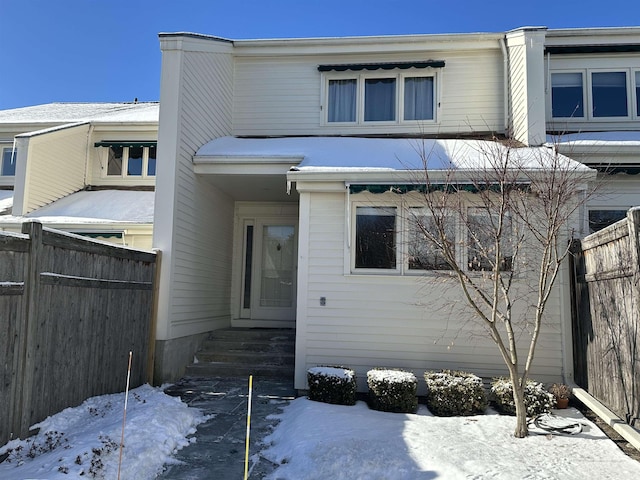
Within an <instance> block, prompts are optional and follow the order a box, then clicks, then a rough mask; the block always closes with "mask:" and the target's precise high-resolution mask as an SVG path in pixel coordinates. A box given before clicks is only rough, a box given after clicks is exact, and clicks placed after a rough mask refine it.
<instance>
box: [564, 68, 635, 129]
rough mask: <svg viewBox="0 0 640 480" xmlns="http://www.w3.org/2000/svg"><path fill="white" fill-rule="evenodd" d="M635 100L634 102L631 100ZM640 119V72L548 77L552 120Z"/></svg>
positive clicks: (585, 72)
mask: <svg viewBox="0 0 640 480" xmlns="http://www.w3.org/2000/svg"><path fill="white" fill-rule="evenodd" d="M634 96H635V102H633V101H632V100H633V97H634ZM639 116H640V71H631V70H629V69H617V70H591V69H586V70H581V71H572V72H553V73H551V117H552V118H572V119H578V120H584V119H630V118H632V117H639Z"/></svg>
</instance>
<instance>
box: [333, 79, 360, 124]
mask: <svg viewBox="0 0 640 480" xmlns="http://www.w3.org/2000/svg"><path fill="white" fill-rule="evenodd" d="M356 92H357V80H356V79H355V78H353V79H349V80H329V105H328V108H329V111H328V116H327V119H328V121H329V122H355V121H356Z"/></svg>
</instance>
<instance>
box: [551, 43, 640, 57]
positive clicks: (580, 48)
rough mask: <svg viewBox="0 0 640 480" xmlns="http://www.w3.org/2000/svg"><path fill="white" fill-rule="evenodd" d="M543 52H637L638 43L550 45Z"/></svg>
mask: <svg viewBox="0 0 640 480" xmlns="http://www.w3.org/2000/svg"><path fill="white" fill-rule="evenodd" d="M544 50H545V53H550V54H552V55H572V54H576V53H637V52H640V45H639V44H612V45H550V46H548V47H545V49H544Z"/></svg>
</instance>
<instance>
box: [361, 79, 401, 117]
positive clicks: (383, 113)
mask: <svg viewBox="0 0 640 480" xmlns="http://www.w3.org/2000/svg"><path fill="white" fill-rule="evenodd" d="M395 119H396V79H395V78H369V79H367V80H365V86H364V120H365V122H380V121H385V120H386V121H392V120H395Z"/></svg>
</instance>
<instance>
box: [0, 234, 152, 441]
mask: <svg viewBox="0 0 640 480" xmlns="http://www.w3.org/2000/svg"><path fill="white" fill-rule="evenodd" d="M155 260H156V255H155V254H154V253H150V252H143V251H136V250H132V249H128V248H122V247H119V246H116V245H113V246H111V245H106V244H104V243H100V242H96V241H93V240H91V239H86V238H84V237H77V236H74V235H68V234H64V233H62V232H56V231H52V230H48V229H43V228H42V226H41V225H40V224H38V223H28V224H24V225H23V235H15V234H14V235H4V234H0V315H1V317H0V362H2V365H3V366H2V367H0V381H1V382H2V384H1V385H0V386H2V388H1V389H0V405H9V406H10V408H0V445H1V444H4V443H5V442H6V441H8V440H10V439H11V438H14V437H17V436H22V437H24V436H26V435H27V434H28V427H29V426H30V425H33V424H34V423H37V422H39V421H41V420H43V419H44V418H46V417H47V416H48V415H51V414H53V413H55V412H57V411H60V410H62V409H63V408H66V407H69V406H73V405H78V404H79V403H81V402H82V401H84V400H85V399H86V398H88V397H91V396H94V395H101V394H105V393H114V392H119V391H122V390H123V389H124V386H125V383H126V368H127V363H128V355H129V351H131V352H132V353H133V365H132V375H131V385H132V386H138V385H141V384H142V383H144V382H145V381H146V379H147V378H149V375H150V372H149V371H148V368H149V362H148V357H149V355H150V347H149V342H150V341H153V333H154V332H153V331H152V330H151V328H152V327H151V326H152V324H153V322H152V312H153V308H152V307H153V301H154V299H153V295H154V281H155V277H156V271H155V269H156V266H155Z"/></svg>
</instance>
